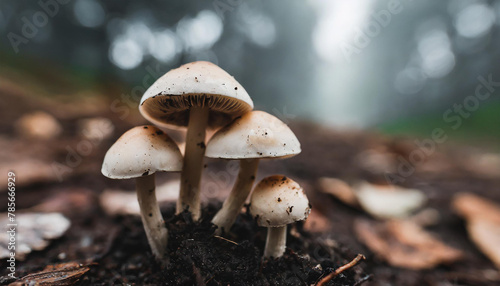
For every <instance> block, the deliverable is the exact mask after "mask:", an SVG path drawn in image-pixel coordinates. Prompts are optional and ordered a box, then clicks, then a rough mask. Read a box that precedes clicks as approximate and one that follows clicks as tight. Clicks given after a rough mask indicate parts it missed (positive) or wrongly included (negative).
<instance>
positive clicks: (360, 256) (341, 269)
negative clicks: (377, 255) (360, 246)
mask: <svg viewBox="0 0 500 286" xmlns="http://www.w3.org/2000/svg"><path fill="white" fill-rule="evenodd" d="M364 259H366V258H365V256H364V255H363V254H358V256H356V258H354V259H353V260H352V261H351V262H349V263H347V264H346V265H342V266H340V267H339V268H337V269H335V271H333V272H332V273H330V274H328V275H326V276H325V277H323V278H322V279H321V280H320V281H319V282H318V283H316V286H324V285H326V283H328V282H329V281H330V280H332V279H333V278H335V277H336V276H337V275H339V274H340V273H342V272H344V271H346V270H347V269H350V268H353V267H354V266H356V265H357V264H358V263H359V262H360V261H361V260H364Z"/></svg>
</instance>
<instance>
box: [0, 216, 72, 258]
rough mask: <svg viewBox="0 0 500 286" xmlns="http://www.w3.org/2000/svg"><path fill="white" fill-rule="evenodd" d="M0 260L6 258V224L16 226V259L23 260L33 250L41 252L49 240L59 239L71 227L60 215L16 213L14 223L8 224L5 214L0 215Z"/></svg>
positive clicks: (7, 228)
mask: <svg viewBox="0 0 500 286" xmlns="http://www.w3.org/2000/svg"><path fill="white" fill-rule="evenodd" d="M0 217H1V219H0V225H2V226H3V231H2V232H1V233H0V259H3V258H6V257H8V255H9V253H10V251H9V250H8V245H7V243H8V241H9V233H8V232H7V231H8V230H9V229H10V226H9V225H8V224H13V223H14V224H17V226H16V259H18V260H24V259H25V258H26V256H27V255H28V254H29V253H31V251H33V250H42V249H44V248H45V247H47V245H49V240H51V239H56V238H59V237H60V236H61V235H62V234H63V233H64V232H65V231H66V230H67V229H68V228H69V227H70V225H71V223H70V221H69V220H68V219H67V218H65V217H64V216H63V215H61V214H60V213H17V214H16V216H15V222H10V221H9V219H8V216H7V214H6V213H2V214H0Z"/></svg>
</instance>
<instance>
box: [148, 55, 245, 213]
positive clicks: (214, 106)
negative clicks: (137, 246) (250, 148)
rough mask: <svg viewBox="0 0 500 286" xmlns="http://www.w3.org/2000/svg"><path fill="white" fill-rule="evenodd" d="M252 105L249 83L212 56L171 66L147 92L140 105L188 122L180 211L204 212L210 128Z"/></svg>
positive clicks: (160, 120)
mask: <svg viewBox="0 0 500 286" xmlns="http://www.w3.org/2000/svg"><path fill="white" fill-rule="evenodd" d="M252 109H253V102H252V99H251V98H250V96H249V95H248V93H247V92H246V91H245V89H244V88H243V87H242V86H241V85H240V84H239V83H238V82H237V81H236V80H235V79H234V78H233V77H232V76H230V75H229V74H228V73H227V72H225V71H224V70H222V69H221V68H219V67H218V66H216V65H214V64H212V63H209V62H193V63H189V64H185V65H183V66H181V67H179V68H177V69H173V70H170V71H169V72H167V73H166V74H165V75H163V76H162V77H161V78H159V79H158V80H157V81H156V82H155V83H154V84H153V85H152V86H151V87H150V88H149V89H148V90H147V91H146V93H144V95H143V97H142V99H141V104H140V106H139V111H140V112H141V114H142V115H143V116H144V117H145V118H146V119H147V120H149V121H151V122H153V123H154V124H156V125H159V126H164V127H173V126H178V127H186V126H187V128H188V130H187V134H186V149H185V153H184V154H185V155H184V167H183V169H182V173H181V188H180V193H179V200H178V201H177V213H180V212H182V211H184V210H185V209H186V208H189V211H190V212H191V214H192V216H193V218H194V219H195V220H197V219H198V218H199V217H200V179H201V172H202V169H203V156H204V155H205V135H206V129H207V128H217V127H221V126H224V125H226V124H227V123H228V122H230V121H231V120H232V119H234V118H235V117H237V116H240V115H242V114H244V113H246V112H248V111H250V110H252Z"/></svg>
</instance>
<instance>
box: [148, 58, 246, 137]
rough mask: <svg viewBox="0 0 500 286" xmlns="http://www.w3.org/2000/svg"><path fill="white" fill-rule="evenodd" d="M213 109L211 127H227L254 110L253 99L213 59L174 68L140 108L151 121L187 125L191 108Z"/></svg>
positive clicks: (160, 80) (152, 87)
mask: <svg viewBox="0 0 500 286" xmlns="http://www.w3.org/2000/svg"><path fill="white" fill-rule="evenodd" d="M193 106H199V107H208V108H210V114H209V121H208V126H209V127H211V128H216V127H220V126H224V125H225V124H227V123H228V122H230V121H231V120H232V119H233V118H234V117H237V116H240V115H242V114H244V113H246V112H248V111H250V110H252V109H253V101H252V99H251V98H250V96H249V95H248V93H247V92H246V90H245V89H244V88H243V86H241V84H239V83H238V82H237V81H236V80H235V79H234V77H232V76H231V75H229V74H228V73H227V72H226V71H224V70H223V69H221V68H220V67H218V66H217V65H215V64H212V63H210V62H202V61H201V62H192V63H188V64H185V65H182V66H180V67H179V68H176V69H173V70H170V71H169V72H167V73H166V74H164V75H163V76H162V77H160V78H159V79H158V80H157V81H156V82H155V83H154V84H153V85H152V86H151V87H149V88H148V90H146V92H145V93H144V95H143V96H142V99H141V104H140V106H139V111H140V112H141V114H142V115H143V116H144V117H145V118H146V119H147V120H149V121H150V122H153V123H154V124H156V125H159V126H166V127H175V126H180V127H185V126H187V125H188V122H189V109H190V108H191V107H193Z"/></svg>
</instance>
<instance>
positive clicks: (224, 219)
mask: <svg viewBox="0 0 500 286" xmlns="http://www.w3.org/2000/svg"><path fill="white" fill-rule="evenodd" d="M300 151H301V149H300V142H299V140H298V139H297V137H295V134H293V132H292V130H290V128H289V127H288V126H287V125H286V124H285V123H283V122H282V121H281V120H279V119H278V118H276V117H274V116H272V115H271V114H269V113H266V112H264V111H252V112H248V113H246V114H244V115H243V116H241V117H240V118H237V119H236V120H235V121H234V122H232V123H231V124H230V125H228V126H226V127H224V128H222V129H221V130H219V131H218V132H217V133H215V135H214V136H213V137H212V138H211V139H210V141H209V142H208V144H207V150H206V153H205V156H207V157H210V158H222V159H233V160H240V170H239V173H238V178H237V180H236V183H235V184H234V186H233V189H232V191H231V193H230V194H229V197H228V198H227V199H226V200H225V201H224V204H223V206H222V209H221V210H219V212H217V214H216V215H215V216H214V218H213V220H212V223H214V224H215V225H217V226H218V229H217V232H218V234H220V233H221V232H222V229H224V230H226V231H229V229H230V228H231V226H232V225H233V224H234V221H235V220H236V217H237V216H238V214H239V213H240V210H241V208H242V206H243V204H244V203H245V200H246V199H247V197H248V195H249V194H250V191H251V190H252V185H253V183H254V180H255V176H256V173H257V166H258V164H259V160H260V159H264V158H269V159H273V158H287V157H291V156H294V155H296V154H299V153H300Z"/></svg>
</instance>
